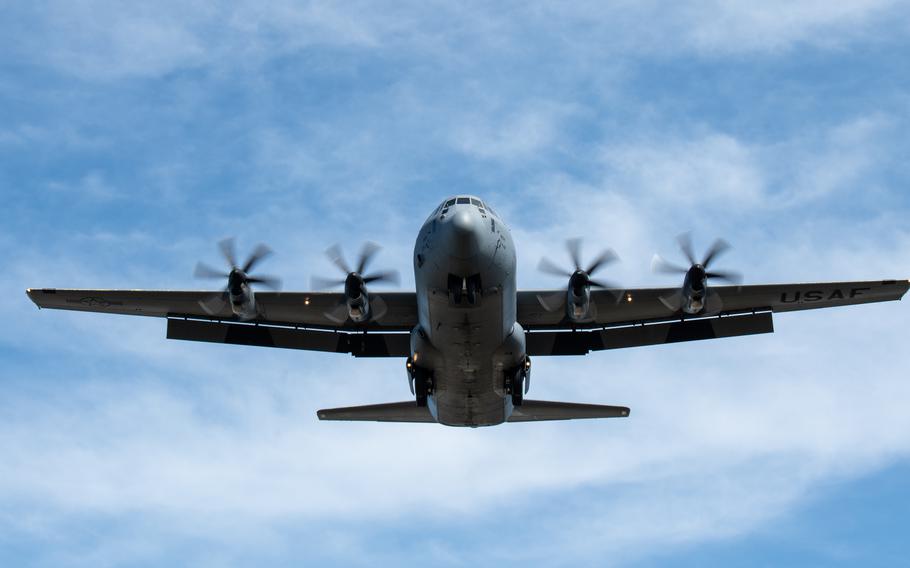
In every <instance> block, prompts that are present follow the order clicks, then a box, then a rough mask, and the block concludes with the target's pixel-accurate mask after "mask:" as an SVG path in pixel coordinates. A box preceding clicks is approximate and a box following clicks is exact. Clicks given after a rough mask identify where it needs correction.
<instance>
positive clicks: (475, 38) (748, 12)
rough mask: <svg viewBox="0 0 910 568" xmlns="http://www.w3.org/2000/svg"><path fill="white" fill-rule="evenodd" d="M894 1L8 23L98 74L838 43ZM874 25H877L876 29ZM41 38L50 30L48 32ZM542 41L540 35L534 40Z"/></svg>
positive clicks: (21, 50) (58, 7)
mask: <svg viewBox="0 0 910 568" xmlns="http://www.w3.org/2000/svg"><path fill="white" fill-rule="evenodd" d="M902 11H903V6H902V4H901V3H900V2H897V1H895V0H850V1H843V2H838V3H836V4H831V3H830V2H823V1H820V0H800V1H795V2H794V1H790V2H785V1H775V2H771V3H769V2H764V3H762V4H761V5H756V4H755V3H752V2H747V1H737V2H717V1H716V0H696V1H693V2H685V3H678V4H674V5H671V6H667V5H666V4H665V3H663V2H628V1H625V0H619V1H615V2H610V3H607V4H604V3H602V2H597V3H582V4H575V5H573V6H566V5H564V4H563V3H551V4H547V3H543V4H535V5H532V6H527V5H524V4H522V5H520V6H519V7H513V8H511V9H501V8H500V7H496V8H491V7H490V6H488V5H486V4H483V3H472V4H470V5H464V6H459V7H453V6H451V5H445V4H437V3H434V4H431V5H430V6H427V5H426V4H425V3H406V4H404V5H397V6H394V7H388V6H383V7H379V6H377V5H375V4H372V3H368V2H355V3H346V4H344V5H339V4H337V3H332V2H325V1H321V0H320V1H308V2H286V1H282V2H272V3H269V4H268V6H264V5H261V4H259V3H255V2H241V3H230V4H223V3H220V2H214V3H210V2H166V3H162V2H159V3H156V4H155V5H154V7H151V6H145V5H137V4H128V5H125V4H121V3H116V2H110V1H106V0H99V1H94V2H80V3H71V2H70V3H68V2H54V1H51V2H45V3H43V4H42V5H40V6H36V7H27V8H18V9H17V10H16V14H17V15H18V16H20V17H21V18H22V19H23V20H24V21H25V22H27V23H28V26H29V27H28V28H13V29H9V30H8V31H9V32H10V39H8V44H9V45H10V46H11V47H12V48H13V49H14V50H15V52H16V53H18V54H19V55H20V56H21V57H24V58H27V59H29V60H32V61H37V62H39V63H42V64H47V65H50V66H51V67H53V68H55V69H58V70H60V71H63V72H65V73H68V74H73V75H76V76H78V77H82V78H85V79H90V80H98V79H100V80H109V79H118V78H128V77H157V76H162V75H166V74H169V73H172V72H175V71H180V70H186V69H196V68H200V67H207V66H214V67H219V68H235V67H236V68H240V69H243V68H245V67H247V66H251V65H252V66H256V65H258V64H259V63H261V62H264V61H268V60H270V59H272V58H275V57H280V56H282V55H286V54H288V53H294V52H297V51H299V50H302V49H306V48H308V47H311V46H332V47H353V48H358V49H378V50H387V49H391V50H402V51H404V52H412V51H414V50H420V51H421V52H424V53H428V54H433V55H435V56H436V57H444V58H446V59H449V60H453V61H462V60H464V58H465V54H466V53H471V54H478V53H485V54H489V53H497V52H498V53H505V52H510V53H520V52H522V51H523V50H525V48H526V46H524V45H522V42H524V41H526V40H525V38H526V37H528V34H529V33H530V34H532V35H534V36H535V37H536V39H537V40H538V41H539V42H541V43H542V44H546V45H550V46H552V48H553V49H556V50H559V51H560V52H563V53H565V54H566V56H567V57H572V58H573V59H585V60H587V59H588V58H590V57H592V56H594V57H601V56H605V55H609V56H618V55H626V56H628V55H630V54H638V55H661V56H666V55H677V54H679V53H694V54H702V55H704V54H708V55H727V54H741V53H754V52H759V53H761V52H770V53H773V52H781V51H785V50H789V49H791V48H793V47H795V46H798V45H811V46H814V47H820V48H840V47H843V46H845V45H847V44H850V43H852V42H855V41H861V40H867V39H870V38H871V39H873V40H876V39H878V37H877V36H878V35H879V34H880V33H881V26H882V25H887V24H888V23H889V21H899V20H900V18H899V16H900V14H901V13H902ZM874 25H875V27H874ZM36 38H40V41H37V39H36ZM534 47H537V46H534Z"/></svg>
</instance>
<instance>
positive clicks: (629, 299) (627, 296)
mask: <svg viewBox="0 0 910 568" xmlns="http://www.w3.org/2000/svg"><path fill="white" fill-rule="evenodd" d="M626 302H628V303H630V304H631V303H632V294H626Z"/></svg>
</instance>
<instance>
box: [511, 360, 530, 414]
mask: <svg viewBox="0 0 910 568" xmlns="http://www.w3.org/2000/svg"><path fill="white" fill-rule="evenodd" d="M530 384H531V359H530V358H529V357H525V359H524V361H523V362H522V363H521V364H520V365H518V366H517V367H514V368H513V369H510V370H509V371H507V372H506V392H507V393H509V394H511V395H512V406H521V404H522V403H523V402H524V396H525V393H526V392H528V387H529V386H530Z"/></svg>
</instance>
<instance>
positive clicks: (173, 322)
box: [27, 196, 910, 426]
mask: <svg viewBox="0 0 910 568" xmlns="http://www.w3.org/2000/svg"><path fill="white" fill-rule="evenodd" d="M679 242H680V247H681V249H682V251H683V253H684V255H685V257H686V259H687V260H688V263H689V266H688V267H682V266H676V265H673V264H671V263H669V262H667V261H665V260H663V259H661V258H659V257H655V259H654V261H653V263H652V265H653V267H654V268H655V270H657V271H659V272H679V273H680V274H681V275H684V276H683V278H682V282H681V285H680V286H679V287H674V288H625V289H624V288H621V287H618V286H615V285H611V284H609V283H607V282H603V281H600V280H595V279H594V278H593V275H594V273H595V272H597V271H598V270H599V269H601V268H602V267H604V266H606V265H607V264H609V263H610V262H612V261H614V260H616V255H615V253H613V252H612V251H611V250H609V249H608V250H606V251H604V252H603V253H601V254H600V255H598V256H597V257H596V258H595V259H593V260H592V261H591V262H589V263H588V264H587V266H585V265H583V263H582V259H581V251H580V242H579V241H577V240H575V241H569V243H568V248H569V253H570V256H571V260H572V266H571V267H570V268H569V269H566V270H563V269H561V268H560V267H559V266H558V265H557V264H556V263H553V262H551V261H549V260H546V259H544V260H542V261H541V263H540V269H541V270H543V271H545V272H548V273H553V274H560V275H563V276H564V277H565V278H567V279H568V280H567V282H566V285H565V286H564V287H563V288H560V289H558V290H543V291H520V290H518V289H517V287H516V283H515V255H516V250H515V245H514V243H513V242H512V237H511V235H510V232H509V228H508V226H507V225H506V224H505V223H504V222H503V220H502V219H501V218H500V217H499V215H497V214H496V212H495V211H494V210H493V209H492V208H491V207H489V206H488V205H487V204H486V203H484V202H483V201H481V200H480V199H478V198H476V197H472V196H457V197H452V198H450V199H446V200H445V201H443V202H442V203H441V204H440V205H439V206H438V207H437V208H436V209H435V211H433V213H432V214H431V215H430V216H429V218H428V219H427V220H426V222H425V223H424V224H423V226H422V227H421V229H420V232H419V234H418V236H417V242H416V245H415V246H414V259H413V260H414V276H415V281H416V291H414V292H388V293H379V294H377V293H375V292H373V291H369V290H368V285H369V284H372V283H379V282H383V281H395V280H396V279H397V278H396V277H397V274H396V273H394V272H379V273H374V274H367V273H366V271H367V267H368V264H369V263H370V261H371V260H372V258H373V257H374V256H375V254H376V252H377V250H378V247H377V246H375V245H372V244H368V245H367V246H365V247H364V249H363V251H362V253H361V255H360V258H359V260H358V262H357V264H356V266H353V267H352V266H349V265H348V263H347V262H346V261H345V259H344V257H343V256H342V254H341V249H340V248H339V247H338V246H335V247H332V248H331V249H329V250H328V251H327V253H328V255H329V257H330V258H331V260H332V262H333V263H334V264H335V265H336V266H337V267H338V268H340V269H341V270H342V271H343V272H344V274H345V275H344V278H343V279H339V280H336V281H331V280H325V279H320V278H314V280H313V287H314V288H315V289H323V290H325V289H326V288H328V287H331V286H340V287H343V291H339V292H316V291H313V292H280V291H267V292H261V291H257V292H255V293H254V291H253V287H254V286H256V285H260V286H264V287H266V288H273V289H275V290H277V287H278V281H277V279H274V278H272V277H265V276H253V275H251V270H252V269H253V268H254V266H255V265H256V264H258V263H259V261H260V260H262V258H264V257H265V256H266V255H267V254H268V253H269V249H268V248H267V247H265V246H263V245H260V246H259V247H258V248H256V249H255V250H254V252H253V254H252V255H251V256H250V257H249V259H248V260H247V261H246V262H244V263H243V264H239V263H238V262H237V260H236V257H235V254H234V246H233V241H231V240H226V241H222V242H221V249H222V253H223V255H224V257H225V258H226V260H227V262H228V264H229V265H230V271H229V272H225V273H222V272H219V271H217V270H215V269H212V268H209V267H208V266H206V265H203V264H200V265H199V266H197V269H196V274H197V276H200V277H217V278H224V279H225V280H226V284H227V285H226V287H225V288H224V289H223V290H222V291H157V290H74V289H53V288H31V289H29V290H27V292H28V295H29V297H30V298H31V299H32V301H34V302H35V304H37V305H38V307H40V308H55V309H66V310H79V311H89V312H102V313H111V314H127V315H141V316H157V317H163V318H167V337H169V338H171V339H186V340H194V341H208V342H215V343H231V344H240V345H256V346H262V347H282V348H288V349H306V350H313V351H327V352H335V353H350V354H352V355H354V356H355V357H401V358H406V362H405V370H406V372H407V378H408V382H409V384H410V388H411V393H412V395H413V398H412V399H410V400H408V401H405V402H394V403H389V404H375V405H369V406H355V407H348V408H334V409H328V410H319V411H318V412H317V415H318V417H319V418H320V419H321V420H371V421H385V422H436V423H440V424H445V425H448V426H491V425H495V424H501V423H503V422H527V421H538V420H569V419H575V418H608V417H622V416H628V415H629V409H628V408H626V407H622V406H604V405H596V404H577V403H566V402H548V401H539V400H528V399H525V398H524V395H525V394H526V393H527V391H528V388H529V386H530V378H531V358H532V357H538V356H550V355H585V354H587V353H589V352H591V351H600V350H605V349H619V348H624V347H635V346H644V345H657V344H662V343H674V342H680V341H693V340H700V339H714V338H721V337H734V336H742V335H750V334H758V333H770V332H772V331H773V325H772V314H773V313H775V312H787V311H794V310H806V309H813V308H828V307H835V306H846V305H850V304H864V303H871V302H883V301H889V300H899V299H901V298H902V297H903V295H904V294H905V293H906V292H907V289H908V287H910V282H908V281H907V280H875V281H868V282H828V283H819V284H772V285H761V286H751V285H748V286H746V285H738V281H739V278H738V275H737V274H735V273H731V272H720V271H717V270H714V269H712V268H710V265H711V264H712V263H713V261H714V260H715V259H716V258H717V256H718V255H719V254H721V253H722V252H723V251H724V250H725V249H726V248H727V245H726V243H725V242H723V241H717V242H716V243H715V244H714V246H712V247H711V248H710V250H709V251H708V252H707V254H706V255H705V256H704V258H703V259H702V260H701V261H699V260H698V259H697V258H696V257H695V254H694V253H693V250H692V244H691V241H690V240H689V239H688V238H687V237H685V236H683V237H681V238H680V239H679ZM712 279H717V280H722V281H726V282H728V283H731V285H726V286H709V285H708V284H709V281H710V280H712Z"/></svg>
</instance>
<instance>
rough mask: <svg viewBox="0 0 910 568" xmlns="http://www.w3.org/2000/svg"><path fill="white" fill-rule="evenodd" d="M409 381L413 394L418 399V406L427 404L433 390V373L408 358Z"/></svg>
mask: <svg viewBox="0 0 910 568" xmlns="http://www.w3.org/2000/svg"><path fill="white" fill-rule="evenodd" d="M407 369H408V383H409V384H410V387H411V394H413V395H414V396H415V398H416V399H417V406H426V405H427V397H428V396H429V395H430V394H431V393H432V392H433V375H432V373H431V372H430V371H428V370H427V369H424V368H423V367H418V366H417V365H415V364H414V362H413V361H411V360H410V359H408V362H407Z"/></svg>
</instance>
